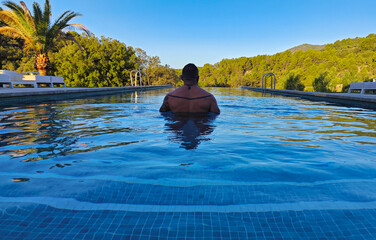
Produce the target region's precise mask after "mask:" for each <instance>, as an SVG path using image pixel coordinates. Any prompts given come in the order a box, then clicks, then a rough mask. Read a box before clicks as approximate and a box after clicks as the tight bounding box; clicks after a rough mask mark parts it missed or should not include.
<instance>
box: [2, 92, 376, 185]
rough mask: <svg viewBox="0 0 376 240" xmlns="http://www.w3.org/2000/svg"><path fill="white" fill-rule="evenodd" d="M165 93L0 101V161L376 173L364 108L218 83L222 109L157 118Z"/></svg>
mask: <svg viewBox="0 0 376 240" xmlns="http://www.w3.org/2000/svg"><path fill="white" fill-rule="evenodd" d="M168 91H169V90H167V89H166V90H158V91H150V92H149V91H147V92H138V93H133V94H131V93H129V94H115V95H108V96H104V97H103V96H101V97H91V98H85V99H72V100H61V101H54V102H43V103H41V102H40V101H39V102H37V103H35V102H33V104H24V105H17V106H13V107H9V106H6V107H3V108H0V168H2V169H3V170H2V171H3V172H6V171H8V172H25V173H30V172H33V173H35V174H39V175H44V174H47V173H50V172H54V173H58V174H63V173H64V174H70V175H77V176H81V175H85V174H87V175H101V174H104V173H106V174H108V175H121V176H132V177H136V178H143V177H144V178H150V179H158V178H164V177H166V176H170V177H177V178H178V177H182V176H185V177H186V178H191V177H202V175H201V174H202V173H203V172H205V176H206V177H208V178H209V177H210V178H213V179H215V178H218V179H219V178H220V179H223V178H225V179H231V180H234V179H238V180H242V181H243V180H245V181H252V180H255V181H256V180H257V181H263V180H267V181H269V180H271V179H277V178H278V179H280V180H283V179H294V178H296V179H299V181H300V179H303V180H304V179H305V180H307V181H310V180H312V179H330V178H331V177H332V178H336V177H339V176H341V174H342V173H343V174H342V175H343V176H345V175H346V174H345V173H344V172H351V176H354V177H356V176H362V175H363V174H364V173H365V172H366V173H367V174H368V175H370V176H371V175H372V176H376V170H375V171H374V172H375V174H374V175H373V173H372V174H371V173H370V171H369V168H372V169H373V167H372V166H371V165H372V164H373V161H375V160H376V158H375V154H376V150H375V149H374V147H373V146H375V145H376V115H375V112H374V111H372V110H367V109H360V108H345V107H339V106H333V105H328V104H325V103H317V102H311V101H306V100H300V99H293V98H285V97H280V96H273V97H262V94H261V93H253V92H250V91H247V90H242V89H228V88H220V89H209V91H211V92H212V93H213V94H214V95H215V96H216V97H217V100H218V103H219V106H220V107H221V110H222V113H221V115H220V116H219V117H217V118H216V115H213V116H205V117H202V116H189V117H187V116H180V115H173V114H167V115H163V116H161V114H160V113H159V111H158V110H159V107H160V105H161V103H162V101H163V97H164V96H165V94H166V92H168ZM207 143H210V144H207ZM186 150H188V151H186ZM209 153H210V154H209ZM176 156H180V157H179V158H178V159H177V158H176ZM193 158H194V159H195V161H194V164H192V162H193V161H192V159H193ZM348 159H350V160H348ZM40 160H43V161H40ZM343 161H348V165H346V164H344V165H340V167H339V165H337V164H339V163H342V162H343ZM356 165H357V166H360V167H356ZM78 166H80V167H78ZM176 166H179V168H178V169H176ZM354 166H355V167H354ZM375 169H376V168H375ZM0 173H1V172H0ZM251 173H253V175H252V174H251ZM339 173H340V174H339ZM312 174H313V175H314V176H312ZM27 176H29V175H25V176H23V175H14V176H12V178H14V177H19V178H25V177H27ZM346 177H348V175H346ZM303 180H302V181H303ZM30 182H33V181H32V180H31V181H30Z"/></svg>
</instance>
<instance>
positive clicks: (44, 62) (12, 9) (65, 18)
mask: <svg viewBox="0 0 376 240" xmlns="http://www.w3.org/2000/svg"><path fill="white" fill-rule="evenodd" d="M4 6H6V7H7V8H9V9H8V10H2V11H0V20H1V21H2V22H3V23H4V24H5V26H2V27H0V34H3V35H5V36H8V37H12V38H20V39H23V40H24V47H25V50H26V51H31V52H33V53H34V54H35V68H36V69H37V70H38V71H39V72H40V74H41V75H46V74H47V70H48V69H50V60H49V57H48V52H49V51H51V50H52V49H53V47H54V46H55V45H56V42H57V41H58V40H60V39H69V40H75V39H74V38H73V36H72V35H71V34H69V33H65V32H63V30H64V29H65V28H67V27H75V28H77V29H81V30H83V31H85V32H86V33H88V34H89V31H88V29H87V28H86V27H85V26H83V25H81V24H75V23H69V22H70V21H71V20H72V19H73V18H75V17H78V16H81V15H80V14H78V13H75V12H72V11H65V12H64V13H63V14H62V15H61V16H59V17H58V18H57V20H56V21H55V22H54V23H51V15H52V12H51V5H50V1H49V0H46V2H45V4H44V9H43V11H42V9H41V8H40V6H39V4H38V3H37V2H34V4H33V14H31V12H30V10H29V9H28V8H27V6H26V5H25V3H24V2H22V1H21V2H20V5H18V4H17V3H15V2H12V1H5V2H4Z"/></svg>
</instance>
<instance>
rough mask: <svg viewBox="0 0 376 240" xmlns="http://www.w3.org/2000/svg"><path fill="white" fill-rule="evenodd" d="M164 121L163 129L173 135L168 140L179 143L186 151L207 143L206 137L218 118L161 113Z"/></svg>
mask: <svg viewBox="0 0 376 240" xmlns="http://www.w3.org/2000/svg"><path fill="white" fill-rule="evenodd" d="M162 115H163V117H164V118H165V120H166V124H165V129H166V130H167V131H168V132H172V133H173V134H174V136H173V137H171V138H170V139H169V140H170V141H173V142H179V143H181V147H182V148H185V149H186V150H190V149H196V148H197V146H198V145H199V144H200V143H201V142H202V141H209V140H210V138H209V137H208V136H209V135H210V134H211V133H212V132H213V131H214V129H215V125H214V124H213V122H214V120H215V119H216V117H217V116H218V115H217V114H214V113H208V114H190V115H186V114H173V113H162Z"/></svg>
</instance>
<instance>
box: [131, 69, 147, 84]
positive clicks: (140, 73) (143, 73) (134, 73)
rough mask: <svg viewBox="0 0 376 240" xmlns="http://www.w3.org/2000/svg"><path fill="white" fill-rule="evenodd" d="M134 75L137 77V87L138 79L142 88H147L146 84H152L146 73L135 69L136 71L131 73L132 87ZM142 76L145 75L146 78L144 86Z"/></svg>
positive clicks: (135, 81)
mask: <svg viewBox="0 0 376 240" xmlns="http://www.w3.org/2000/svg"><path fill="white" fill-rule="evenodd" d="M133 75H134V76H135V79H134V86H137V79H139V80H140V87H142V86H146V84H148V85H150V82H149V79H148V77H147V75H146V73H145V72H144V71H142V70H139V69H135V70H132V71H131V73H130V77H131V85H132V86H133ZM142 75H144V77H145V79H144V84H142ZM146 81H147V83H146Z"/></svg>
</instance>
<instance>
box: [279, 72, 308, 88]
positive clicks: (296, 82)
mask: <svg viewBox="0 0 376 240" xmlns="http://www.w3.org/2000/svg"><path fill="white" fill-rule="evenodd" d="M300 78H301V76H300V75H295V74H290V75H288V76H287V78H286V81H285V83H284V89H287V90H298V91H303V90H304V87H305V86H304V84H303V83H302V82H301V80H300Z"/></svg>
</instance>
